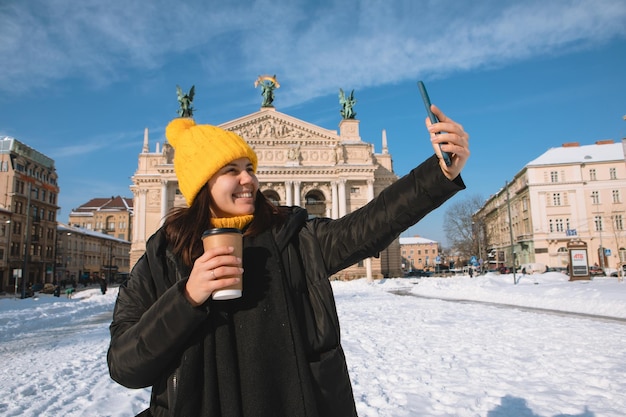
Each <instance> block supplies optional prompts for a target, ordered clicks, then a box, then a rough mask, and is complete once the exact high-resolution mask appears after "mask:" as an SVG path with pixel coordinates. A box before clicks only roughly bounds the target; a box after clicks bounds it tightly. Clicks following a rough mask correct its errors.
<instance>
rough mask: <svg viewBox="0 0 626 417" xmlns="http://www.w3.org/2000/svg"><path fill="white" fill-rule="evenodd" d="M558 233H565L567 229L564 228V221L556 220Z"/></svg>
mask: <svg viewBox="0 0 626 417" xmlns="http://www.w3.org/2000/svg"><path fill="white" fill-rule="evenodd" d="M555 223H556V231H557V232H564V231H565V229H564V228H563V219H556V222H555Z"/></svg>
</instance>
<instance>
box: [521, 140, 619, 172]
mask: <svg viewBox="0 0 626 417" xmlns="http://www.w3.org/2000/svg"><path fill="white" fill-rule="evenodd" d="M618 159H625V156H624V148H623V147H622V144H621V143H613V141H600V142H597V143H596V144H594V145H583V146H579V145H578V144H577V143H572V144H564V145H563V146H561V147H558V148H550V149H548V150H547V151H546V152H544V153H543V154H542V155H541V156H540V157H539V158H537V159H534V160H532V161H530V162H529V163H528V164H527V165H526V166H536V165H555V164H578V163H584V162H587V163H588V162H610V161H616V160H618Z"/></svg>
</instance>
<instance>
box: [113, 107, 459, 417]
mask: <svg viewBox="0 0 626 417" xmlns="http://www.w3.org/2000/svg"><path fill="white" fill-rule="evenodd" d="M432 109H433V111H434V112H435V114H436V115H437V116H438V117H439V119H440V120H441V122H439V123H436V124H434V125H431V124H430V122H429V121H428V120H427V121H426V125H427V127H428V130H429V132H430V135H431V142H432V144H433V146H434V147H435V150H436V151H437V148H438V146H437V144H438V143H442V144H443V143H444V142H445V143H447V144H444V145H443V150H444V151H447V152H450V153H451V154H452V164H451V166H449V167H448V166H446V165H445V163H444V162H443V161H441V160H439V159H438V158H437V157H436V156H433V157H431V158H429V159H427V160H426V161H425V162H424V163H422V164H421V165H420V166H418V167H417V168H415V169H414V170H412V171H411V172H410V173H409V174H408V175H406V176H405V177H403V178H401V179H399V180H398V181H396V182H395V183H394V184H392V185H390V186H389V187H387V189H385V190H384V191H383V192H381V194H380V195H379V196H378V197H376V198H375V199H374V200H372V201H371V202H370V203H368V204H367V205H366V206H364V207H362V208H361V209H359V210H356V211H355V212H353V213H350V214H348V215H346V216H344V217H342V218H340V219H336V220H332V219H326V218H315V219H308V215H307V212H306V210H304V209H302V208H299V207H275V206H274V205H272V204H271V203H270V202H269V201H268V200H266V199H265V197H264V196H263V194H262V193H260V192H259V183H258V180H257V178H256V176H255V172H256V168H257V157H256V155H255V153H254V151H253V150H252V149H251V148H250V147H249V146H248V145H247V143H246V142H245V141H244V140H243V139H242V138H240V137H239V136H237V135H236V134H234V133H232V132H228V131H224V130H222V129H219V128H217V127H213V126H208V125H196V124H195V122H194V121H193V120H192V119H187V118H181V119H175V120H173V121H172V122H171V123H170V124H169V125H168V127H167V129H166V136H167V138H168V141H169V142H170V144H171V145H172V146H173V147H174V148H175V150H176V153H175V157H174V168H175V171H176V175H177V177H178V180H179V188H180V190H181V192H182V193H183V195H184V196H185V198H186V200H187V203H188V206H189V207H188V208H179V209H176V210H174V211H173V212H172V213H171V214H170V215H168V217H167V219H166V221H165V223H164V225H163V227H162V228H161V229H159V230H158V231H157V232H156V233H155V234H154V235H153V236H152V237H151V238H150V239H149V240H148V242H147V245H146V252H145V254H144V255H143V256H142V257H141V259H139V261H138V262H137V264H136V265H135V267H134V268H133V270H132V272H131V274H130V279H129V281H128V286H127V287H126V288H120V292H119V295H118V299H117V303H116V306H115V311H114V315H113V322H112V324H111V344H110V347H109V352H108V364H109V370H110V374H111V377H112V378H113V379H114V380H115V381H117V382H119V383H120V384H122V385H124V386H126V387H129V388H142V387H148V386H151V387H152V395H151V400H150V408H149V409H148V410H146V411H145V412H144V413H142V415H153V416H159V417H160V416H185V417H188V416H211V417H214V416H233V417H243V416H245V417H248V416H250V417H270V416H271V417H276V416H289V417H295V416H306V417H310V416H315V417H317V416H319V417H328V416H331V417H332V416H341V417H346V416H356V409H355V403H354V399H353V395H352V387H351V384H350V379H349V376H348V372H347V366H346V361H345V357H344V354H343V350H342V348H341V344H340V338H339V335H340V331H339V322H338V318H337V312H336V309H335V303H334V298H333V294H332V288H331V285H330V282H329V280H328V277H329V276H331V275H332V274H334V273H337V272H338V271H340V270H342V269H344V268H346V267H348V266H350V265H352V264H354V263H356V262H358V261H360V260H362V259H364V258H367V257H370V256H375V255H377V254H378V253H379V252H380V251H382V250H383V249H385V248H386V247H387V246H388V245H389V244H390V243H391V242H392V241H393V240H394V239H395V238H396V237H397V236H399V235H400V233H401V232H403V231H404V230H406V229H407V228H408V227H410V226H411V225H413V224H415V223H416V222H417V221H418V220H420V219H421V218H422V217H424V216H425V215H426V214H428V213H429V212H430V211H432V210H433V209H435V208H436V207H438V206H439V205H441V204H442V203H443V202H444V201H446V200H447V199H448V198H450V197H451V196H452V195H454V194H455V193H456V192H457V191H458V190H461V189H463V188H464V184H463V182H462V180H461V178H460V176H459V174H460V172H461V169H462V168H463V166H464V165H465V162H466V161H467V158H468V157H469V149H468V135H467V134H466V133H465V131H464V130H463V128H462V126H461V125H459V124H458V123H455V122H454V121H453V120H451V119H449V118H447V117H446V116H445V115H444V114H443V113H442V112H441V111H439V109H437V108H436V107H435V106H433V107H432ZM443 132H447V133H443ZM436 133H441V134H439V135H436ZM211 227H237V228H240V229H242V230H243V231H244V252H243V261H242V259H238V258H236V257H235V256H233V255H232V248H229V247H221V248H216V249H211V250H207V251H206V252H204V251H203V248H202V243H201V240H200V236H201V234H202V232H203V231H204V230H205V229H208V228H211ZM242 270H243V288H244V290H243V296H242V297H241V298H239V299H235V300H228V301H215V300H212V299H211V294H212V293H213V292H215V291H217V290H219V289H221V288H224V287H226V286H229V285H232V284H233V283H234V282H235V281H236V278H229V279H220V278H221V277H224V276H229V275H232V274H233V273H236V272H240V271H242Z"/></svg>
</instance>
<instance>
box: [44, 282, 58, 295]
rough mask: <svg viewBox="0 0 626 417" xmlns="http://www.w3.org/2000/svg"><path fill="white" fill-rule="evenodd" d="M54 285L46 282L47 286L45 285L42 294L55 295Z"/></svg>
mask: <svg viewBox="0 0 626 417" xmlns="http://www.w3.org/2000/svg"><path fill="white" fill-rule="evenodd" d="M54 288H55V286H54V284H52V283H50V282H46V283H45V284H43V288H42V289H41V292H42V293H44V294H52V293H54Z"/></svg>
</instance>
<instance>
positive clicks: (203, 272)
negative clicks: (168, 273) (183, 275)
mask: <svg viewBox="0 0 626 417" xmlns="http://www.w3.org/2000/svg"><path fill="white" fill-rule="evenodd" d="M233 252H234V248H233V247H232V246H220V247H216V248H211V249H207V250H206V251H205V252H204V254H202V256H200V257H199V258H198V259H196V261H195V262H194V264H193V268H192V270H191V274H189V279H188V280H187V285H186V286H185V296H186V297H187V300H189V302H190V303H191V305H193V306H194V307H198V306H200V305H202V304H204V303H205V302H206V300H208V299H209V298H210V297H211V295H212V294H213V293H214V292H215V291H218V290H221V289H222V288H225V287H228V286H230V285H234V284H237V283H238V282H239V280H240V278H223V277H227V276H233V275H241V274H242V273H243V268H242V267H241V258H237V257H236V256H234V255H232V253H233Z"/></svg>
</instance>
